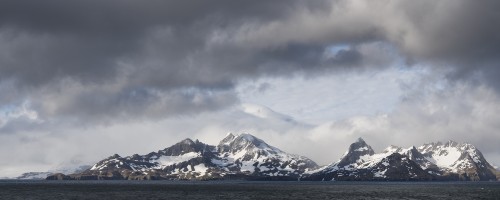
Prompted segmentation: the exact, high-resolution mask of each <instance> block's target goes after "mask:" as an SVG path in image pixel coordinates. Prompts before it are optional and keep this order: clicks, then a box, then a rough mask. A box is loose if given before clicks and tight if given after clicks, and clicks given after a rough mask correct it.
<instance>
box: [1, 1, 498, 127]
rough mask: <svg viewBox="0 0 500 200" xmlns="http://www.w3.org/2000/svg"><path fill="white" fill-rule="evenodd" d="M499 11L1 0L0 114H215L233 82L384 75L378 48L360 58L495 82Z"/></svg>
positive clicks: (454, 6) (446, 4)
mask: <svg viewBox="0 0 500 200" xmlns="http://www.w3.org/2000/svg"><path fill="white" fill-rule="evenodd" d="M499 4H500V3H499V2H498V1H481V2H480V3H477V2H470V1H446V0H444V1H234V0H221V1H205V0H194V1H160V0H149V1H136V0H120V1H118V0H88V1H76V0H75V1H73V0H70V1H68V0H47V1H20V0H6V1H1V2H0V44H1V45H0V84H2V85H3V86H2V87H0V88H2V92H7V91H16V93H15V94H13V95H12V96H11V97H9V98H1V99H2V102H1V103H2V104H7V103H12V102H15V101H16V100H17V101H18V102H22V101H25V100H29V101H30V102H31V105H32V106H33V108H34V109H36V110H37V112H39V113H40V116H41V117H48V118H50V117H61V116H71V117H75V118H79V117H82V118H98V119H99V118H100V117H104V118H112V117H114V116H130V115H132V116H133V117H141V116H148V117H154V118H156V117H161V116H169V115H174V114H176V113H181V114H183V113H196V112H198V111H200V112H202V111H206V110H216V109H220V108H223V107H224V105H227V106H229V105H232V104H234V103H236V102H238V99H237V98H236V94H235V93H234V90H233V87H234V85H235V84H237V83H238V82H239V81H240V80H242V79H255V78H259V77H263V76H289V75H295V74H297V73H302V74H313V75H315V74H323V73H324V72H329V71H332V69H351V68H356V69H359V68H360V67H367V66H369V67H373V66H377V67H380V66H386V65H389V64H390V60H391V58H390V57H389V58H386V57H384V55H385V54H384V52H383V51H384V50H383V49H380V50H379V51H377V50H373V48H376V47H374V46H373V45H372V46H371V48H372V49H370V48H368V49H367V48H364V47H366V46H370V45H371V44H374V43H377V42H378V43H384V44H387V45H388V46H393V47H394V48H395V49H396V50H397V51H399V53H400V55H401V56H403V57H405V58H406V59H407V60H411V61H412V62H414V63H418V62H425V63H431V65H436V66H438V65H439V66H440V65H445V66H453V67H455V69H456V70H455V71H454V72H455V74H454V76H455V77H458V78H463V77H468V76H469V75H468V74H470V73H469V72H471V73H477V72H483V74H484V75H483V76H484V77H487V78H488V79H487V80H489V82H490V83H494V81H493V80H497V79H496V78H495V77H497V76H496V75H498V74H499V70H497V69H498V67H497V66H498V63H499V61H498V58H497V56H496V55H498V53H499V50H498V48H497V47H498V46H499V44H500V39H499V36H498V34H497V33H498V27H500V25H499V20H500V16H499V14H498V12H497V10H498V8H499ZM335 45H343V46H348V47H349V48H347V49H342V50H340V51H337V52H333V53H332V52H330V51H329V49H330V47H331V46H335ZM392 59H393V60H394V58H392ZM462 74H464V75H462ZM12 83H15V84H12ZM499 88H500V85H499ZM134 115H135V116H134ZM89 116H93V117H89Z"/></svg>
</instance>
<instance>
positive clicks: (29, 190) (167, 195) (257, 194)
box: [0, 180, 500, 199]
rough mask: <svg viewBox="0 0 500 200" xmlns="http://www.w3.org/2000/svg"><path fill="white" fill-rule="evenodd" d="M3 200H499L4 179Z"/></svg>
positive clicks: (481, 195)
mask: <svg viewBox="0 0 500 200" xmlns="http://www.w3.org/2000/svg"><path fill="white" fill-rule="evenodd" d="M0 199H500V182H243V181H208V182H200V181H196V182H194V181H31V180H30V181H21V180H0Z"/></svg>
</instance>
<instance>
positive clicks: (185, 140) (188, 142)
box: [178, 138, 195, 145]
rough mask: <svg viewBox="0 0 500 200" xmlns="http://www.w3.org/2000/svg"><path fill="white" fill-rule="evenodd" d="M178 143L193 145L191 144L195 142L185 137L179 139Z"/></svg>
mask: <svg viewBox="0 0 500 200" xmlns="http://www.w3.org/2000/svg"><path fill="white" fill-rule="evenodd" d="M178 144H187V145H193V144H195V142H194V141H193V140H192V139H191V138H186V139H184V140H182V141H180V142H179V143H178Z"/></svg>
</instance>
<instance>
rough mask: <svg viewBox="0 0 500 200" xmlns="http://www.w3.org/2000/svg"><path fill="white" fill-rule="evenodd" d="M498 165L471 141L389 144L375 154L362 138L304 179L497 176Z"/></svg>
mask: <svg viewBox="0 0 500 200" xmlns="http://www.w3.org/2000/svg"><path fill="white" fill-rule="evenodd" d="M495 172H496V171H495V169H494V168H493V167H492V166H491V165H490V164H489V163H488V162H487V161H486V159H485V158H484V157H483V155H482V154H481V152H480V151H479V150H478V149H477V148H476V147H474V146H473V145H471V144H467V143H464V144H458V143H456V142H453V141H450V142H447V143H445V144H442V143H430V144H424V145H422V146H420V147H418V148H416V147H414V146H412V147H410V148H407V149H403V148H401V147H397V146H389V147H387V148H386V149H385V150H384V151H383V152H382V153H379V154H375V153H374V152H373V150H372V148H371V147H370V146H369V145H368V144H366V142H365V141H364V140H363V139H361V138H360V139H358V140H357V141H356V142H355V143H353V144H351V145H350V146H349V150H348V151H347V152H346V153H345V154H344V155H343V156H342V158H341V159H340V160H339V161H337V162H334V163H332V164H330V165H328V166H325V167H323V168H320V169H318V170H314V171H309V172H306V173H305V174H304V175H303V179H305V180H471V181H485V180H496V179H497V177H496V174H495Z"/></svg>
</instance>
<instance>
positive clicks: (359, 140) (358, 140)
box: [356, 137, 366, 144]
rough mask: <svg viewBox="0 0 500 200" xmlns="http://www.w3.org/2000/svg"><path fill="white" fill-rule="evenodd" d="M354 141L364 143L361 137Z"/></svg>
mask: <svg viewBox="0 0 500 200" xmlns="http://www.w3.org/2000/svg"><path fill="white" fill-rule="evenodd" d="M356 143H365V144H366V142H365V140H363V138H361V137H359V138H358V139H357V140H356Z"/></svg>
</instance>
